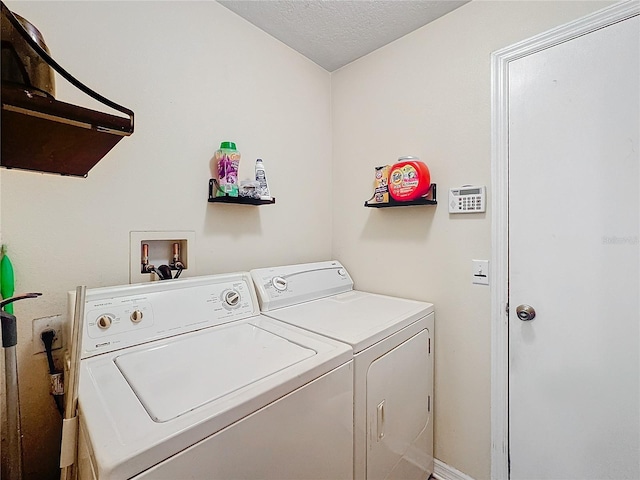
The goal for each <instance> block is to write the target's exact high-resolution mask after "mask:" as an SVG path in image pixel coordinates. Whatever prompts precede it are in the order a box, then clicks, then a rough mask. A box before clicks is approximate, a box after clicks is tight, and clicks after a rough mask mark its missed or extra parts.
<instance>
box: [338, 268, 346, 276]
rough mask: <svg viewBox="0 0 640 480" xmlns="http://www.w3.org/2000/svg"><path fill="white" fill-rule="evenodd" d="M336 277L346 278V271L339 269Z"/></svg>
mask: <svg viewBox="0 0 640 480" xmlns="http://www.w3.org/2000/svg"><path fill="white" fill-rule="evenodd" d="M338 275H340V276H341V277H346V276H347V271H346V270H345V269H344V268H339V269H338Z"/></svg>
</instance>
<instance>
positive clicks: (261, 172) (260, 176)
mask: <svg viewBox="0 0 640 480" xmlns="http://www.w3.org/2000/svg"><path fill="white" fill-rule="evenodd" d="M256 181H257V182H258V183H259V184H260V185H259V187H258V194H259V195H260V200H271V193H270V192H269V184H268V183H267V172H266V170H265V169H264V163H262V159H261V158H258V159H257V160H256Z"/></svg>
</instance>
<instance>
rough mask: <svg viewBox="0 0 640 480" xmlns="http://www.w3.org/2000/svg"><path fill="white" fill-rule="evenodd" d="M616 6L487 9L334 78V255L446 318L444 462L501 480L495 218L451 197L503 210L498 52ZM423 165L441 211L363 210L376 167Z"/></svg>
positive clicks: (441, 359)
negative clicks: (493, 299)
mask: <svg viewBox="0 0 640 480" xmlns="http://www.w3.org/2000/svg"><path fill="white" fill-rule="evenodd" d="M607 4H608V2H591V1H589V2H579V1H575V2H574V1H571V2H540V1H533V2H528V1H505V2H497V1H474V2H472V3H470V4H467V5H465V6H463V7H461V8H459V9H457V10H455V11H453V12H452V13H450V14H448V15H446V16H445V17H443V18H441V19H439V20H437V21H435V22H433V23H431V24H429V25H427V26H425V27H423V28H422V29H420V30H417V31H415V32H413V33H412V34H409V35H407V36H405V37H403V38H401V39H400V40H397V41H396V42H394V43H392V44H390V45H387V46H386V47H383V48H381V49H379V50H378V51H376V52H374V53H372V54H370V55H368V56H366V57H364V58H362V59H360V60H358V61H356V62H354V63H352V64H350V65H348V66H346V67H344V68H343V69H341V70H339V71H338V72H336V73H334V74H333V75H332V83H331V85H332V105H333V115H332V118H333V176H332V179H333V182H332V183H333V200H334V202H333V230H334V236H333V249H332V252H333V256H334V257H336V258H338V259H340V260H342V262H343V263H344V264H345V265H346V267H347V268H348V269H349V271H350V273H351V274H352V275H353V277H354V279H355V283H356V287H357V288H359V289H363V290H371V291H374V292H379V293H386V294H392V295H401V296H406V297H410V298H415V299H419V300H427V301H431V302H433V303H434V304H435V306H436V333H435V336H436V344H435V351H436V357H435V363H436V373H435V375H436V378H435V383H436V386H435V423H434V427H435V456H436V458H438V459H440V460H441V461H443V462H445V463H447V464H449V465H450V466H452V467H455V468H456V469H458V470H460V471H462V472H464V473H466V474H467V475H470V476H471V477H473V478H476V479H486V478H489V476H490V468H491V467H490V447H491V438H490V436H491V429H490V427H491V426H490V386H491V384H490V376H491V366H490V348H491V344H490V289H489V287H486V286H479V285H472V283H471V260H472V259H489V258H490V256H491V211H490V208H489V209H488V211H487V213H486V214H475V215H449V213H448V207H447V194H448V189H449V188H451V187H455V186H461V185H465V184H478V185H486V186H487V189H488V190H487V193H488V200H489V202H490V200H491V185H490V183H491V172H490V162H491V151H490V149H491V111H490V108H491V107H490V95H491V90H490V88H491V74H490V55H491V52H493V51H495V50H498V49H500V48H502V47H506V46H508V45H511V44H513V43H515V42H518V41H520V40H524V39H526V38H528V37H531V36H533V35H536V34H538V33H541V32H543V31H545V30H547V29H550V28H552V27H555V26H558V25H560V24H563V23H566V22H568V21H571V20H573V19H576V18H578V17H580V16H583V15H585V14H587V13H589V12H591V11H594V10H597V9H599V8H602V7H604V6H606V5H607ZM401 155H417V156H419V157H420V158H421V159H422V160H424V161H425V162H426V163H427V164H428V165H429V167H430V170H431V175H432V181H433V182H435V183H436V184H437V185H438V190H439V194H438V199H439V202H440V203H439V205H438V206H437V207H422V206H421V207H407V208H392V209H370V208H364V207H363V203H364V201H365V200H367V199H368V198H369V197H370V196H371V194H372V185H373V174H374V167H375V166H378V165H384V164H389V163H393V162H394V161H395V160H396V159H397V158H398V157H399V156H401Z"/></svg>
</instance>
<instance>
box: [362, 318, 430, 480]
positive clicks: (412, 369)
mask: <svg viewBox="0 0 640 480" xmlns="http://www.w3.org/2000/svg"><path fill="white" fill-rule="evenodd" d="M430 384H431V375H430V371H429V332H428V330H422V331H421V332H420V333H418V334H416V335H414V336H413V337H411V338H409V339H408V340H406V341H405V342H404V343H402V344H400V345H399V346H397V347H396V348H394V349H393V350H391V351H390V352H388V353H386V354H385V355H383V356H381V357H380V358H378V359H377V360H375V361H374V362H373V363H372V364H371V366H370V367H369V371H368V373H367V480H374V479H386V478H416V479H418V478H424V477H425V472H428V468H429V464H430V460H431V453H430V452H429V451H428V447H429V430H430V429H428V428H427V426H428V425H429V422H430V421H431V412H430V401H431V400H430V398H429V396H430V390H431V388H430Z"/></svg>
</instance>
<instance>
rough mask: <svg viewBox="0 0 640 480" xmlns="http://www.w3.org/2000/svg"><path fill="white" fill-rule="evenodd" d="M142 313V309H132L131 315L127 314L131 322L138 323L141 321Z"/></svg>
mask: <svg viewBox="0 0 640 480" xmlns="http://www.w3.org/2000/svg"><path fill="white" fill-rule="evenodd" d="M143 316H144V315H143V314H142V311H140V310H134V311H133V312H132V313H131V315H130V316H129V318H130V319H131V321H132V322H133V323H140V322H141V321H142V317H143Z"/></svg>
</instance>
